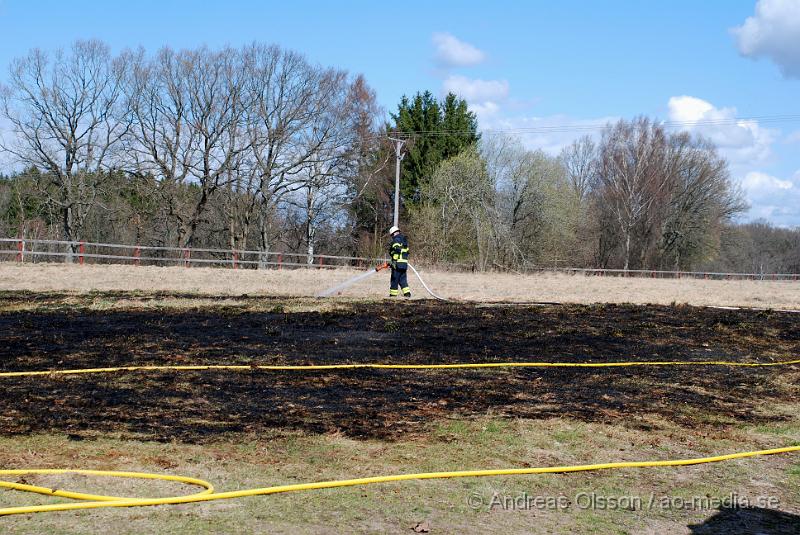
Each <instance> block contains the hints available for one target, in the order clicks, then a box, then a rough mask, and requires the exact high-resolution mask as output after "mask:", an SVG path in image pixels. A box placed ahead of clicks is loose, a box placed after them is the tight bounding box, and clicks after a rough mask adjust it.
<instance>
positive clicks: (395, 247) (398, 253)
mask: <svg viewBox="0 0 800 535" xmlns="http://www.w3.org/2000/svg"><path fill="white" fill-rule="evenodd" d="M389 257H390V258H391V259H392V261H391V263H390V264H389V265H390V266H391V267H392V282H391V284H390V285H389V297H394V296H396V295H398V294H399V293H400V292H399V291H398V288H400V290H402V292H403V296H405V297H411V289H410V288H409V287H408V273H407V272H408V240H407V239H406V237H405V236H403V235H402V234H400V233H399V232H398V233H397V234H395V235H394V236H392V243H390V244H389Z"/></svg>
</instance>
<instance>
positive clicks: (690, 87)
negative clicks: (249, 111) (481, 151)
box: [0, 0, 800, 226]
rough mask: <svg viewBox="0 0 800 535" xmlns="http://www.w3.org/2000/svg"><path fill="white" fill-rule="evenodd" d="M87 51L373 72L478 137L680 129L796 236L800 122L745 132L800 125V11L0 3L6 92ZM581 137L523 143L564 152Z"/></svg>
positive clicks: (722, 5)
mask: <svg viewBox="0 0 800 535" xmlns="http://www.w3.org/2000/svg"><path fill="white" fill-rule="evenodd" d="M748 19H749V20H748ZM736 28H740V30H736ZM79 38H81V39H85V38H98V39H102V40H104V41H106V42H107V43H109V44H110V45H111V47H112V48H113V49H114V50H115V51H119V50H122V49H124V48H126V47H137V46H139V45H141V46H144V47H145V48H146V49H148V50H153V51H154V50H156V49H157V48H159V47H161V46H163V45H169V46H172V47H174V48H182V47H193V46H196V45H200V44H208V45H209V46H212V47H217V46H223V45H233V46H236V45H240V44H243V43H249V42H252V41H262V42H268V43H277V44H280V45H282V46H284V47H287V48H292V49H295V50H298V51H300V52H303V53H304V54H306V55H307V56H308V58H309V59H310V60H311V61H313V62H316V63H320V64H324V65H331V66H337V67H341V68H345V69H348V70H350V71H352V72H354V73H356V72H358V73H363V74H364V75H365V76H366V78H367V80H368V81H369V83H370V84H371V85H372V86H373V87H374V88H375V90H376V91H377V94H378V98H379V101H380V102H381V104H382V105H383V106H384V107H385V108H386V109H387V110H392V109H394V107H395V106H396V104H397V102H398V100H399V99H400V97H401V96H402V95H403V94H411V93H414V92H416V91H418V90H423V89H430V90H431V91H433V92H434V93H437V94H441V93H442V92H443V91H445V90H446V89H452V90H454V91H456V92H458V93H459V94H461V95H462V96H464V97H465V98H467V99H468V101H469V102H470V104H471V106H472V107H473V108H474V109H475V110H477V111H478V112H479V118H480V122H481V126H482V127H484V128H492V129H501V130H502V129H514V130H519V129H520V128H528V129H530V128H534V129H536V128H540V127H547V126H554V125H564V124H567V125H599V124H603V123H604V122H605V121H607V120H613V119H615V118H620V117H625V118H630V117H633V116H636V115H638V114H647V115H651V116H653V117H657V118H659V119H664V120H680V121H682V122H684V123H686V124H687V128H690V129H692V130H694V131H698V132H701V133H703V134H705V135H708V136H710V137H711V138H712V139H713V140H714V141H715V142H717V143H718V144H719V145H720V147H721V150H722V152H723V154H724V155H725V156H726V157H728V158H729V160H730V163H731V171H732V174H733V176H734V178H735V179H736V180H737V181H738V182H740V183H741V184H742V185H743V187H744V189H745V192H746V194H747V197H748V198H749V200H750V202H751V204H752V206H753V207H752V209H751V211H750V213H749V214H748V215H747V218H756V217H765V218H767V219H768V220H770V221H772V222H774V223H776V224H779V225H783V226H795V225H800V120H797V119H795V120H791V121H780V122H771V121H769V120H760V121H759V120H753V121H740V120H739V119H742V118H750V117H762V116H777V115H800V99H798V97H800V0H760V2H756V0H716V1H712V0H708V1H704V2H697V1H683V0H672V1H669V2H659V3H656V2H633V1H628V2H623V1H605V2H592V1H588V0H587V1H583V2H579V1H566V0H562V1H560V2H544V1H538V2H537V1H530V2H521V1H520V2H511V1H495V2H485V1H482V2H477V1H476V2H469V1H463V0H462V1H459V2H455V1H437V2H415V1H407V2H404V3H400V4H398V3H391V2H374V1H372V2H367V1H359V2H356V1H345V0H342V1H338V2H309V1H302V0H295V1H292V2H257V1H235V0H229V1H227V2H200V1H194V2H188V1H186V2H183V1H169V0H162V1H160V2H153V1H138V2H126V3H118V2H87V1H81V0H71V1H69V2H63V1H43V0H39V1H37V2H25V1H16V0H10V1H9V0H5V1H3V0H0V45H2V46H0V81H2V80H3V79H4V78H5V76H6V74H5V67H4V66H6V65H8V63H9V62H10V60H11V59H12V58H14V57H16V56H20V55H23V54H25V53H26V52H27V51H28V50H29V49H30V48H33V47H39V48H42V49H48V50H50V49H55V48H59V47H67V46H69V45H70V43H71V42H72V41H74V40H75V39H79ZM708 120H712V121H722V122H724V123H725V125H724V126H715V127H708V126H703V125H702V122H703V121H708ZM696 121H700V124H699V125H694V122H696ZM540 132H541V131H540ZM581 134H582V132H575V131H566V132H556V133H548V134H541V133H538V134H526V135H521V136H519V137H520V139H521V140H522V142H523V143H525V144H526V145H527V146H529V147H531V148H542V149H544V150H547V151H549V152H551V153H556V152H557V151H558V150H559V149H560V148H561V147H562V146H563V145H565V144H567V143H569V142H570V141H571V140H572V139H573V138H574V137H576V136H578V135H581Z"/></svg>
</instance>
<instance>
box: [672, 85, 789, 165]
mask: <svg viewBox="0 0 800 535" xmlns="http://www.w3.org/2000/svg"><path fill="white" fill-rule="evenodd" d="M668 109H669V119H670V121H672V122H677V123H681V124H680V125H679V127H680V128H681V129H683V130H687V131H689V132H693V133H697V134H701V135H703V136H705V137H707V138H708V139H710V140H711V141H712V142H713V143H714V144H715V145H717V147H718V148H719V150H720V153H721V154H722V155H723V156H725V157H726V158H727V159H728V161H729V162H730V163H731V166H732V167H734V168H737V167H740V166H752V165H753V164H759V163H763V162H766V161H767V160H769V159H770V158H771V157H772V148H771V147H772V144H773V142H774V141H775V139H776V137H777V132H775V131H774V130H770V129H767V128H763V127H761V126H759V124H758V121H755V120H751V119H747V120H746V119H738V118H737V117H736V108H717V107H715V106H714V105H713V104H711V103H710V102H707V101H705V100H703V99H699V98H696V97H691V96H686V95H684V96H678V97H672V98H670V99H669V103H668Z"/></svg>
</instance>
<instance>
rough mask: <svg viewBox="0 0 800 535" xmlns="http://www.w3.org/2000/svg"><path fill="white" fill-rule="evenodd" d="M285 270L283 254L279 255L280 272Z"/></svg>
mask: <svg viewBox="0 0 800 535" xmlns="http://www.w3.org/2000/svg"><path fill="white" fill-rule="evenodd" d="M282 269H283V253H278V271H280V270H282Z"/></svg>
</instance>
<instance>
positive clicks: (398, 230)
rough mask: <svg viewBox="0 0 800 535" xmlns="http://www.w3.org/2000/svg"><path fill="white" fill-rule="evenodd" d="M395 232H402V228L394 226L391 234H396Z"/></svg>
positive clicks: (390, 231) (390, 230)
mask: <svg viewBox="0 0 800 535" xmlns="http://www.w3.org/2000/svg"><path fill="white" fill-rule="evenodd" d="M395 232H400V227H398V226H397V225H393V226H392V228H390V229H389V234H390V235H391V234H394V233H395Z"/></svg>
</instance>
